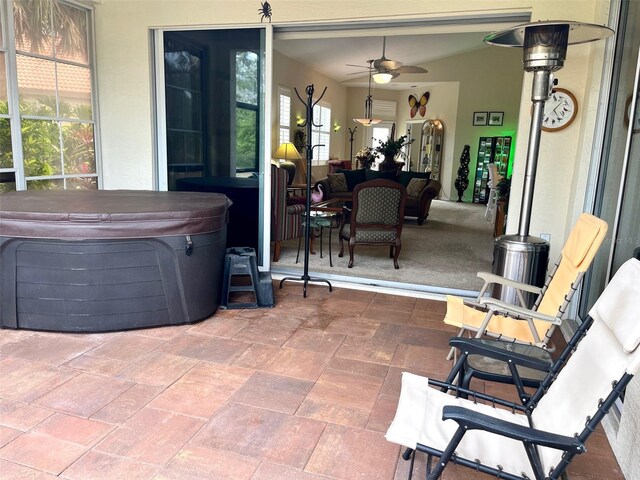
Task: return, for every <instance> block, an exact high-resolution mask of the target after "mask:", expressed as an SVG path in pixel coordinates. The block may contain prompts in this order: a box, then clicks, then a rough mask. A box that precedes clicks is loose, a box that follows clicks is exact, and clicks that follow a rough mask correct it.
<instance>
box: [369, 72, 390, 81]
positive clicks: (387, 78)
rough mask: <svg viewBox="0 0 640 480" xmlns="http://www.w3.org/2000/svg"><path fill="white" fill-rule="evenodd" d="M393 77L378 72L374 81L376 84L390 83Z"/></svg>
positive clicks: (374, 76)
mask: <svg viewBox="0 0 640 480" xmlns="http://www.w3.org/2000/svg"><path fill="white" fill-rule="evenodd" d="M392 78H393V75H391V74H390V73H388V72H378V73H374V74H373V81H374V82H376V83H389V82H390V81H391V79H392Z"/></svg>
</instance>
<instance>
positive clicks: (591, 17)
mask: <svg viewBox="0 0 640 480" xmlns="http://www.w3.org/2000/svg"><path fill="white" fill-rule="evenodd" d="M608 3H609V2H608V1H607V0H491V1H490V0H459V1H456V2H451V1H448V0H431V1H428V2H427V1H424V0H405V1H403V2H395V3H393V8H392V9H390V2H388V1H387V0H367V1H364V0H306V1H304V2H301V1H299V0H279V1H278V2H277V4H275V5H273V7H274V11H273V22H274V24H278V23H281V24H284V23H295V22H301V23H316V22H341V21H353V20H357V19H363V20H364V19H366V20H389V19H391V20H403V19H408V20H417V19H420V18H423V19H439V18H447V17H455V16H465V17H469V16H473V15H474V14H478V15H479V14H482V15H487V14H500V13H508V12H525V13H526V12H530V13H531V18H532V20H547V19H558V18H561V19H568V20H578V21H586V22H593V23H601V24H602V23H606V21H607V18H606V16H607V15H606V13H607V12H608V8H607V5H608ZM256 5H257V2H255V0H233V1H231V0H102V2H101V3H98V4H96V6H95V12H96V15H95V19H96V51H97V81H98V95H99V100H100V129H101V139H102V159H103V165H102V171H103V178H104V187H105V188H107V189H114V188H142V189H151V188H153V158H152V154H153V132H152V125H153V123H152V92H151V84H152V82H151V79H152V77H151V63H150V57H151V56H150V48H149V38H150V29H152V28H154V27H169V26H172V27H175V26H185V27H191V26H201V27H203V28H204V27H213V26H221V25H238V26H240V25H258V24H259V15H258V12H257V6H256ZM390 10H392V12H391V13H390ZM602 51H603V48H602V46H601V45H600V46H599V45H598V44H589V45H583V46H574V47H570V48H569V52H568V57H567V62H566V66H565V68H564V69H563V70H561V71H560V72H559V73H558V78H560V80H561V82H562V85H563V86H564V87H565V88H568V89H569V90H571V91H572V92H573V93H574V94H575V95H576V98H577V99H578V103H579V105H580V107H581V108H580V112H579V114H578V118H577V120H576V121H575V122H574V124H573V125H572V126H571V127H570V128H567V129H566V130H564V131H562V132H559V133H555V134H549V135H544V136H543V143H542V146H541V151H540V169H539V176H538V182H537V185H536V195H535V198H534V208H533V218H532V226H531V233H532V234H539V233H541V232H546V233H550V234H551V243H552V251H551V255H552V257H554V256H556V255H557V254H558V253H559V250H560V248H561V245H562V242H563V240H564V238H565V236H566V234H567V232H568V229H569V228H570V226H571V224H572V223H573V220H574V218H575V216H576V212H579V210H580V207H578V205H580V206H581V205H582V200H583V197H584V191H585V182H586V178H585V177H584V176H583V175H580V173H581V172H584V169H586V168H588V164H589V155H588V154H589V152H590V149H589V142H590V139H591V137H592V132H593V128H594V123H595V109H593V108H585V107H587V106H588V107H591V106H593V105H594V104H595V102H597V100H598V86H599V81H600V74H599V72H600V69H601V67H602ZM530 89H531V79H530V75H526V76H525V83H524V88H523V94H522V102H521V108H520V115H519V122H518V131H519V132H520V137H519V141H518V144H517V149H516V156H517V158H524V156H525V152H526V132H528V125H529V105H530V102H529V100H528V98H529V93H528V92H530ZM454 154H455V152H454ZM523 171H524V162H523V161H519V162H517V166H516V168H515V170H514V182H513V195H512V196H513V197H515V198H514V201H513V202H512V206H511V207H510V216H509V224H508V232H509V231H513V230H514V225H515V223H517V212H518V210H519V203H520V201H519V198H518V197H519V190H520V189H521V187H522V174H523ZM514 222H515V223H514Z"/></svg>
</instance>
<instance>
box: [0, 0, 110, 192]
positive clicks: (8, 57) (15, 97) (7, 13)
mask: <svg viewBox="0 0 640 480" xmlns="http://www.w3.org/2000/svg"><path fill="white" fill-rule="evenodd" d="M54 1H55V2H57V3H60V4H64V5H67V6H69V7H72V8H77V9H82V10H84V11H86V13H87V19H88V20H87V55H88V62H87V64H86V65H84V64H77V63H76V62H73V61H70V60H65V59H60V58H51V57H49V56H48V55H41V54H34V53H31V52H24V51H21V52H20V55H23V56H27V57H32V58H42V59H45V60H50V61H53V62H54V64H66V65H80V66H82V67H85V66H88V68H89V71H90V76H91V80H90V81H91V109H92V119H91V120H88V119H75V118H67V117H63V116H60V115H59V114H58V115H56V116H53V117H40V116H35V115H22V114H20V111H19V108H20V106H19V105H20V95H19V88H18V71H17V59H16V56H17V53H16V42H15V32H14V25H13V22H14V20H13V3H14V2H13V0H7V1H4V2H1V3H0V21H1V22H2V32H3V35H4V38H3V46H2V47H0V51H3V52H5V63H6V79H7V99H8V101H9V105H10V107H9V114H8V115H2V118H9V121H10V123H11V146H12V152H13V168H8V169H1V170H0V172H2V173H4V172H15V185H16V190H26V189H27V179H28V180H63V182H64V185H65V187H66V184H67V180H72V179H75V178H95V179H96V184H97V188H98V189H100V188H102V162H101V155H100V151H101V148H100V133H99V131H100V128H99V123H98V118H99V110H98V99H97V96H98V89H97V87H96V65H95V58H96V54H95V14H94V8H93V7H89V6H86V5H82V4H78V3H75V2H71V1H65V0H54ZM55 95H56V98H57V97H58V95H59V91H58V89H57V87H56V92H55ZM23 119H32V120H47V121H53V122H65V123H88V124H92V125H93V143H94V161H95V168H96V170H95V173H91V174H73V173H71V174H65V173H63V174H55V175H48V176H34V177H28V178H27V177H25V174H24V152H23V149H22V129H21V128H22V120H23ZM61 141H62V139H61ZM61 155H62V151H61ZM60 160H61V162H62V165H63V166H64V157H61V159H60Z"/></svg>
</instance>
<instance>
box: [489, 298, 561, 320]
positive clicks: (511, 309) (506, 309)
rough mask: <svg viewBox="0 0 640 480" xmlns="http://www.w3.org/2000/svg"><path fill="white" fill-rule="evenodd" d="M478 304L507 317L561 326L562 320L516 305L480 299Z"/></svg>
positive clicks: (492, 299)
mask: <svg viewBox="0 0 640 480" xmlns="http://www.w3.org/2000/svg"><path fill="white" fill-rule="evenodd" d="M480 304H481V305H483V306H485V307H488V308H490V309H491V310H493V311H494V312H496V313H504V314H506V315H509V316H519V317H523V318H531V319H532V320H543V321H545V322H549V323H553V324H554V325H561V324H562V320H560V319H559V318H557V317H552V316H551V315H546V314H544V313H540V312H537V311H535V310H529V309H528V308H522V307H518V306H517V305H512V304H510V303H506V302H503V301H501V300H496V299H495V298H488V297H484V298H481V299H480Z"/></svg>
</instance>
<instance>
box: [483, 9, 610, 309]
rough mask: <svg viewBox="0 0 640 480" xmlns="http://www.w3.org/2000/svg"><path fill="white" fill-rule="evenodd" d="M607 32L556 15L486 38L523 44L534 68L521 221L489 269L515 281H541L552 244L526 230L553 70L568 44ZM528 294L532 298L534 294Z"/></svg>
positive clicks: (526, 61) (507, 292)
mask: <svg viewBox="0 0 640 480" xmlns="http://www.w3.org/2000/svg"><path fill="white" fill-rule="evenodd" d="M611 34H613V30H611V29H610V28H607V27H603V26H600V25H593V24H588V23H578V22H571V21H562V20H560V21H546V22H535V23H527V24H523V25H518V26H516V27H513V28H510V29H508V30H503V31H501V32H497V33H492V34H491V35H488V36H487V37H485V39H484V41H485V43H487V44H489V45H496V46H500V47H521V48H522V49H523V56H522V65H523V68H524V70H525V71H526V72H533V88H532V92H531V101H532V102H533V111H532V115H531V127H530V130H529V144H528V147H527V159H526V164H525V178H524V187H523V189H522V204H521V205H522V206H521V209H520V223H519V227H518V233H517V234H516V235H503V236H501V237H498V238H497V239H496V241H495V244H494V249H493V273H496V274H498V275H502V276H503V277H505V278H509V279H511V280H515V281H518V282H524V283H529V284H533V285H538V286H542V285H543V284H544V279H545V276H546V269H547V262H548V259H549V247H550V245H549V242H547V241H546V240H543V239H542V238H539V237H534V236H531V235H529V226H530V223H531V205H532V203H533V190H534V186H535V178H536V169H537V167H538V152H539V147H540V133H541V131H542V121H543V118H544V104H545V102H546V101H547V100H548V98H549V95H550V94H551V89H552V88H553V85H554V80H553V72H555V71H557V70H560V69H561V68H562V67H563V66H564V60H565V57H566V53H567V46H568V45H573V44H579V43H587V42H592V41H595V40H600V39H603V38H606V37H608V36H610V35H611ZM492 295H493V296H494V297H496V298H499V299H501V300H504V301H508V302H510V303H518V302H517V297H516V292H515V291H514V289H513V288H510V287H505V288H501V287H500V286H495V287H494V291H493V294H492ZM528 300H529V303H530V304H532V303H533V300H534V298H533V296H531V298H529V299H528Z"/></svg>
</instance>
